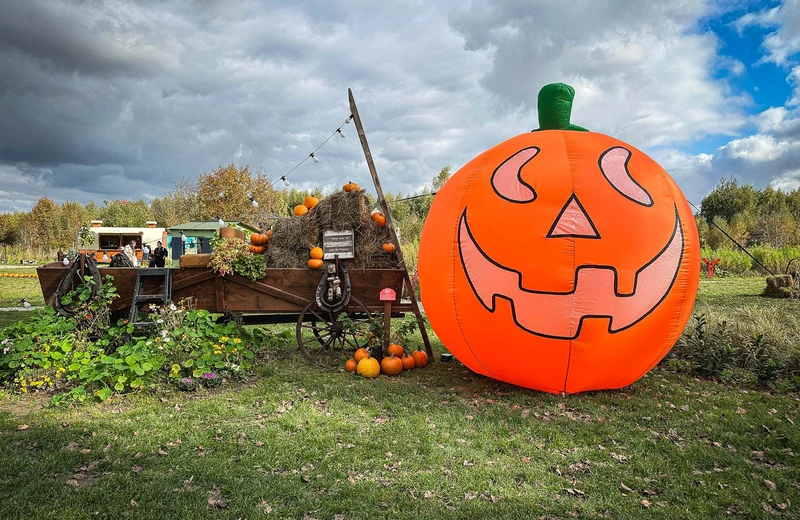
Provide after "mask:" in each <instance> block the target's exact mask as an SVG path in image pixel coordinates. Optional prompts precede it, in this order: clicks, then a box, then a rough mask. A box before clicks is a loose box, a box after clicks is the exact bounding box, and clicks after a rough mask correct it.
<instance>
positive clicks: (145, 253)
mask: <svg viewBox="0 0 800 520" xmlns="http://www.w3.org/2000/svg"><path fill="white" fill-rule="evenodd" d="M149 259H150V246H148V245H147V244H145V245H144V247H142V265H145V262H147V260H149Z"/></svg>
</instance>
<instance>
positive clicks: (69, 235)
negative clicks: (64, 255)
mask: <svg viewBox="0 0 800 520" xmlns="http://www.w3.org/2000/svg"><path fill="white" fill-rule="evenodd" d="M87 220H88V214H87V212H86V208H84V207H83V206H82V205H80V204H79V203H77V202H72V201H67V202H65V203H63V204H62V205H61V207H60V208H59V227H58V229H57V230H56V245H58V246H59V247H69V246H71V245H73V244H75V242H76V240H77V236H78V231H79V230H80V228H81V225H82V224H83V223H84V222H86V221H87Z"/></svg>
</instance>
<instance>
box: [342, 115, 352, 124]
mask: <svg viewBox="0 0 800 520" xmlns="http://www.w3.org/2000/svg"><path fill="white" fill-rule="evenodd" d="M351 119H353V115H352V114H350V115H349V116H347V119H345V120H344V124H346V125H349V124H350V120H351Z"/></svg>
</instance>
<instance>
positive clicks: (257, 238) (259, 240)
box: [250, 233, 269, 246]
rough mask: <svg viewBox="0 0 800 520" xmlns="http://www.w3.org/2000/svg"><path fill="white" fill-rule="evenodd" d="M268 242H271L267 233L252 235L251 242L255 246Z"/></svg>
mask: <svg viewBox="0 0 800 520" xmlns="http://www.w3.org/2000/svg"><path fill="white" fill-rule="evenodd" d="M267 242H269V238H268V237H267V235H260V234H258V233H253V234H252V235H250V243H251V244H253V245H254V246H264V245H267Z"/></svg>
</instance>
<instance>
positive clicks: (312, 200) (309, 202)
mask: <svg viewBox="0 0 800 520" xmlns="http://www.w3.org/2000/svg"><path fill="white" fill-rule="evenodd" d="M317 204H319V199H318V198H316V197H312V196H311V195H308V196H307V197H306V198H305V199H303V206H305V207H307V208H308V209H314V207H315V206H316V205H317Z"/></svg>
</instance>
